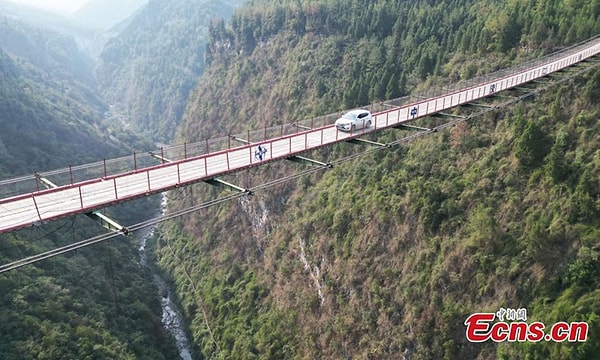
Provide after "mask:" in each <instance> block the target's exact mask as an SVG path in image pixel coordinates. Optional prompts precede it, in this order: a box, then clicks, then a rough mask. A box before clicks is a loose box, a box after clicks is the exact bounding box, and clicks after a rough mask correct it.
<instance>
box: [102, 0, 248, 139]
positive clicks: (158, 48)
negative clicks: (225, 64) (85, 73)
mask: <svg viewBox="0 0 600 360" xmlns="http://www.w3.org/2000/svg"><path fill="white" fill-rule="evenodd" d="M241 2H243V1H242V0H227V1H225V0H169V1H159V0H151V1H149V2H148V5H147V6H146V7H144V8H143V9H142V10H141V11H140V13H139V14H137V16H136V17H135V18H134V19H133V20H132V21H131V22H130V23H129V25H128V27H127V29H125V30H124V31H123V32H122V34H121V35H120V36H117V37H115V38H113V39H111V40H110V41H109V42H108V43H107V44H106V47H105V48H104V51H103V52H102V54H101V56H100V63H99V66H98V69H97V72H96V75H97V79H98V81H99V84H100V86H101V90H102V92H103V94H104V97H105V98H106V99H107V101H109V102H110V103H111V104H112V105H113V106H114V109H115V111H116V112H118V113H119V114H122V115H125V116H127V118H128V121H127V126H130V127H131V128H132V129H133V130H135V131H139V132H141V133H143V134H144V135H145V136H147V137H149V138H151V139H154V140H156V141H162V142H168V141H170V139H171V138H172V137H173V134H174V133H175V129H176V126H177V124H178V123H179V121H180V118H181V116H182V114H183V110H184V108H185V106H186V102H187V98H188V94H189V92H190V91H191V90H192V89H193V88H194V87H195V86H196V79H197V77H198V76H199V75H200V74H201V72H202V71H203V68H204V49H205V46H206V42H207V36H208V24H209V23H210V20H211V19H213V18H215V17H228V16H229V15H230V14H231V12H232V11H233V8H234V7H235V6H236V5H237V4H239V3H241ZM165 94H168V96H166V97H165Z"/></svg>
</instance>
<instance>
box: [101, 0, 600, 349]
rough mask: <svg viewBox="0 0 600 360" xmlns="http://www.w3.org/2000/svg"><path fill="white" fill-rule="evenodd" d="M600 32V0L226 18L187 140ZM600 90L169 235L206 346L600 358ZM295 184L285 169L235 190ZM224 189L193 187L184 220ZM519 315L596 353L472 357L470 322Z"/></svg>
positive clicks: (260, 7)
mask: <svg viewBox="0 0 600 360" xmlns="http://www.w3.org/2000/svg"><path fill="white" fill-rule="evenodd" d="M598 33H600V1H598V0H581V1H575V2H574V1H565V0H552V1H535V0H524V1H512V2H493V1H487V0H481V1H462V0H448V1H437V2H430V1H409V2H398V1H388V0H378V1H365V0H353V1H345V0H317V1H303V2H300V1H286V0H283V1H279V0H278V1H268V0H254V1H251V2H249V3H248V4H247V5H246V6H243V7H241V8H239V9H237V10H236V11H235V14H234V16H233V18H232V19H231V21H229V22H214V23H213V24H212V26H211V28H210V35H211V41H210V45H209V47H208V49H207V52H208V54H207V59H208V65H207V68H206V70H205V73H204V75H203V77H202V78H201V80H200V81H199V85H198V87H197V88H196V89H195V90H194V92H193V95H192V96H191V97H190V100H189V102H188V107H187V110H186V113H185V117H184V120H183V123H182V126H181V127H180V131H179V141H180V142H182V141H184V140H186V141H194V140H201V139H204V138H206V137H209V136H210V135H216V134H218V135H224V134H226V133H228V132H229V131H236V130H237V131H241V130H245V129H249V128H256V127H262V126H270V125H275V124H279V123H281V122H291V121H295V120H300V119H304V118H309V117H311V116H313V115H322V114H326V113H331V112H334V111H339V110H342V109H345V108H350V107H355V106H360V105H367V104H369V103H373V102H377V101H380V100H383V99H389V98H392V97H398V96H401V95H404V94H407V93H411V92H412V91H415V90H416V89H426V88H427V87H428V86H431V85H432V84H437V85H443V84H446V83H450V82H456V81H458V80H461V79H467V78H471V77H473V76H475V75H480V74H484V73H487V72H491V71H493V70H496V69H499V68H503V67H507V66H509V65H511V64H515V63H518V62H521V61H523V60H526V59H530V58H535V57H539V56H542V55H544V54H546V53H548V52H550V51H552V50H555V49H559V48H561V47H564V46H566V45H568V44H571V43H574V42H576V41H579V40H583V39H586V38H589V37H591V36H594V35H596V34H598ZM107 54H108V53H107ZM599 93H600V72H598V70H596V71H595V72H593V73H591V74H587V75H585V76H582V77H579V78H577V79H576V80H574V81H571V82H569V83H568V84H565V85H562V86H560V87H557V88H555V89H553V90H551V91H549V92H546V93H544V94H542V95H539V96H537V97H536V98H535V101H530V102H525V103H521V104H519V105H518V106H516V107H513V108H511V109H510V110H506V111H499V112H494V113H490V114H488V115H487V116H485V117H483V118H480V119H478V120H476V121H473V122H470V123H468V124H463V125H461V126H457V127H455V128H453V129H451V130H449V131H444V132H441V133H439V134H435V135H432V136H429V137H428V138H424V139H420V140H418V141H416V142H414V143H413V144H412V145H410V146H409V147H403V148H399V149H394V150H391V151H385V152H378V153H375V154H371V155H368V156H365V157H362V158H360V159H356V160H354V161H352V162H350V163H347V164H345V165H341V166H339V167H336V168H335V169H333V170H330V171H327V172H324V173H317V174H316V175H311V176H306V177H304V178H302V179H301V180H299V181H298V182H288V183H285V184H283V185H280V186H276V187H273V188H271V189H269V191H266V192H261V193H257V194H255V195H254V196H253V197H251V198H248V199H243V200H239V201H234V202H230V203H226V204H224V205H217V206H214V207H211V208H210V209H209V210H206V211H202V212H199V213H196V214H192V215H188V216H186V217H184V218H182V219H180V220H178V221H173V222H170V223H168V224H165V225H164V226H163V228H162V233H161V236H160V237H159V238H158V239H157V242H156V244H155V247H156V249H155V250H156V257H157V261H158V263H159V264H160V266H161V267H162V269H163V270H164V272H165V274H166V275H167V276H170V277H171V279H172V282H173V284H174V285H175V286H176V289H177V292H178V294H179V297H180V300H181V304H182V307H183V310H184V312H185V315H186V317H187V321H188V322H189V327H190V332H191V334H190V335H191V337H192V339H193V342H194V344H195V346H196V348H197V351H198V352H200V353H201V354H202V357H206V358H213V357H214V358H235V359H250V358H263V359H272V358H278V359H285V358H306V359H313V358H319V359H340V358H360V359H379V358H381V359H384V358H385V359H388V358H394V359H402V358H404V359H476V358H477V359H496V358H505V359H509V358H510V359H512V358H532V359H566V358H569V359H592V358H594V357H595V356H597V354H598V353H599V352H600V349H599V348H598V344H600V341H599V340H600V339H599V338H598V334H599V330H600V325H599V323H598V321H597V314H598V308H599V306H600V294H599V290H598V289H599V287H598V281H597V278H598V274H599V273H600V265H599V263H598V255H599V254H598V251H597V249H598V246H599V245H600V244H599V242H598V241H599V240H598V239H599V237H598V236H599V234H600V223H599V220H598V219H600V217H599V215H600V204H599V203H598V198H599V196H600V181H599V179H600V159H599V157H598V154H599V153H600V143H599V142H598V139H599V137H598V136H597V134H598V131H599V130H600V129H599V127H598V126H599V125H598V122H597V119H598V116H599V115H600V107H599V100H600V99H599V98H598V94H599ZM396 136H399V134H397V133H393V132H386V133H383V134H381V135H380V138H379V139H378V140H379V141H382V142H385V141H389V140H391V139H393V138H395V137H396ZM354 146H355V145H339V146H336V147H335V148H332V149H331V150H330V151H328V152H326V153H325V155H326V156H331V157H335V156H339V155H340V154H344V153H345V154H348V153H351V152H352V151H357V150H356V148H355V147H354ZM315 156H317V157H319V156H321V157H322V156H323V153H320V154H315ZM293 171H295V169H294V168H292V167H290V166H286V165H285V164H282V165H275V164H273V165H269V166H267V167H265V168H261V169H257V170H251V171H249V172H247V173H244V174H240V175H239V176H238V177H235V178H233V179H232V181H234V182H237V183H240V184H246V185H247V184H248V183H252V182H254V183H261V182H262V181H265V180H266V179H269V178H272V177H273V176H274V175H281V174H289V173H290V172H293ZM184 195H185V196H184ZM216 195H218V194H217V193H216V191H214V190H213V189H209V188H207V186H206V185H198V186H193V187H190V188H186V189H184V190H182V193H181V194H180V195H179V196H178V197H177V198H178V199H179V200H178V199H173V200H171V201H170V203H169V208H170V210H172V211H174V210H177V209H180V208H184V207H186V206H190V205H191V204H198V203H200V202H202V200H203V199H206V198H208V197H214V196H216ZM501 307H503V308H515V309H516V308H527V311H528V319H527V320H528V322H531V321H542V322H544V323H546V324H552V323H554V322H558V321H587V322H588V324H589V325H590V330H589V338H588V341H587V342H585V343H546V342H542V343H537V344H536V343H494V342H487V343H481V344H473V343H469V342H467V340H466V338H465V325H464V322H465V320H466V318H467V317H468V316H469V315H470V314H472V313H476V312H495V311H497V310H498V309H500V308H501Z"/></svg>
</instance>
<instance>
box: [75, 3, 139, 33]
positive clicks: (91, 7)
mask: <svg viewBox="0 0 600 360" xmlns="http://www.w3.org/2000/svg"><path fill="white" fill-rule="evenodd" d="M147 3H148V0H92V1H90V2H88V3H87V4H85V5H84V6H83V7H82V8H81V9H79V10H77V11H76V12H75V13H73V15H72V16H71V18H72V19H74V20H76V21H77V22H80V23H82V24H86V25H87V26H90V27H93V28H98V29H102V30H107V29H110V28H111V27H113V26H115V25H117V24H118V23H120V22H121V21H123V20H125V19H127V18H128V17H130V16H131V15H133V14H134V13H135V12H136V11H138V10H139V9H140V8H141V7H142V6H144V5H146V4H147Z"/></svg>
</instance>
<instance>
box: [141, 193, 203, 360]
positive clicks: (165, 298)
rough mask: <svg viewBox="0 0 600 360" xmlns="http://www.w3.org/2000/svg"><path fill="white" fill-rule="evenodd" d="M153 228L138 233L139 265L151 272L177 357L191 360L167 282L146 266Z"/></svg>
mask: <svg viewBox="0 0 600 360" xmlns="http://www.w3.org/2000/svg"><path fill="white" fill-rule="evenodd" d="M165 207H166V197H165V196H163V197H162V201H161V212H163V213H164V210H165ZM154 230H155V228H154V227H152V228H150V229H148V230H145V231H144V230H142V231H140V233H139V238H140V247H139V254H140V263H141V264H142V266H145V267H148V268H149V269H150V270H151V271H152V277H153V282H154V284H155V285H156V287H157V288H158V296H160V304H161V307H162V321H161V322H162V325H163V327H164V328H165V329H167V330H168V331H169V332H170V333H171V334H172V335H173V337H175V342H176V343H177V348H178V349H179V356H180V357H181V359H183V360H192V355H191V353H190V350H189V340H188V338H187V335H186V334H185V331H184V329H183V326H182V324H181V319H180V316H179V311H178V309H177V305H176V304H175V303H173V301H172V300H171V297H170V296H169V293H170V289H169V286H168V285H167V282H166V281H165V280H164V279H163V278H161V277H160V275H159V274H157V273H156V272H155V271H154V269H153V267H152V266H150V265H149V264H148V254H147V253H146V242H147V241H148V239H150V238H152V236H154Z"/></svg>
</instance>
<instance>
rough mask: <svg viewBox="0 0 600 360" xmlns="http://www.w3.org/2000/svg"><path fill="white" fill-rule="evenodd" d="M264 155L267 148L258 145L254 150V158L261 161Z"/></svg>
mask: <svg viewBox="0 0 600 360" xmlns="http://www.w3.org/2000/svg"><path fill="white" fill-rule="evenodd" d="M266 154H267V148H266V147H264V146H262V145H258V146H257V147H256V149H255V150H254V158H256V160H258V161H263V159H264V157H265V155H266Z"/></svg>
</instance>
